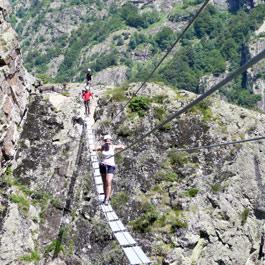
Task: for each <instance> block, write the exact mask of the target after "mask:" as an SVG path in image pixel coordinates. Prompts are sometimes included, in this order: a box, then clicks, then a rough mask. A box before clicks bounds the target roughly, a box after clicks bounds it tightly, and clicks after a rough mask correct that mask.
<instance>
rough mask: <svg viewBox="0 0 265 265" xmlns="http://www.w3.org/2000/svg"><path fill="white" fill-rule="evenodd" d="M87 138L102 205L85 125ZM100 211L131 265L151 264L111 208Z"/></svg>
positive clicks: (96, 165)
mask: <svg viewBox="0 0 265 265" xmlns="http://www.w3.org/2000/svg"><path fill="white" fill-rule="evenodd" d="M87 137H88V145H89V149H90V158H91V163H92V168H93V177H94V181H95V185H96V191H97V195H98V200H99V201H100V202H101V203H102V202H103V200H104V191H103V183H102V179H101V176H100V172H99V162H98V157H97V154H96V152H95V151H92V149H93V148H94V144H95V137H94V134H93V131H92V130H91V129H90V128H88V124H87ZM100 207H101V210H102V212H103V214H104V216H105V218H106V220H107V222H108V224H109V226H110V229H111V230H112V232H113V234H114V237H115V238H116V239H117V241H118V242H119V244H120V245H121V248H122V249H123V251H124V253H125V255H126V256H127V258H128V260H129V262H130V264H131V265H137V264H151V263H152V262H151V261H150V259H149V258H148V257H147V256H146V255H145V253H144V252H143V250H142V249H141V248H140V247H139V246H138V245H137V242H136V241H135V240H134V238H133V237H132V236H131V234H130V233H129V232H128V231H127V229H126V227H125V226H124V225H123V223H122V222H121V221H120V219H119V217H118V216H117V214H116V213H115V211H114V210H113V208H112V207H111V205H110V204H109V205H104V204H101V205H100Z"/></svg>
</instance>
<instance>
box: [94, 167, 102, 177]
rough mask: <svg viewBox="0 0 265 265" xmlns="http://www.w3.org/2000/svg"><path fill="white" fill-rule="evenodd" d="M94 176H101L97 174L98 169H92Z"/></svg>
mask: <svg viewBox="0 0 265 265" xmlns="http://www.w3.org/2000/svg"><path fill="white" fill-rule="evenodd" d="M94 176H101V175H100V172H99V168H95V169H94Z"/></svg>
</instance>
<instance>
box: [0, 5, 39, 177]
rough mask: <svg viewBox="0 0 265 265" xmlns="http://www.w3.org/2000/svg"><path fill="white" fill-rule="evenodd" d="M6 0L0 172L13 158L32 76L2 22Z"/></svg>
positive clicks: (0, 8) (0, 33)
mask: <svg viewBox="0 0 265 265" xmlns="http://www.w3.org/2000/svg"><path fill="white" fill-rule="evenodd" d="M10 11H11V7H10V5H9V3H8V1H1V2H0V110H1V111H0V139H1V140H0V149H1V150H0V163H1V164H0V173H3V171H2V168H3V167H5V166H6V164H7V163H8V161H9V160H10V159H13V158H14V155H15V146H16V142H17V140H18V138H19V134H20V128H19V127H20V125H21V123H22V121H23V117H24V114H25V111H26V106H27V103H28V96H29V93H31V92H33V91H34V86H33V85H34V82H35V79H34V78H33V77H32V76H31V75H30V74H28V73H27V72H26V70H25V68H24V66H23V65H22V58H21V50H20V47H19V44H18V41H17V35H16V33H15V31H14V30H13V29H12V28H11V26H10V24H8V23H7V22H6V18H7V14H8V12H10Z"/></svg>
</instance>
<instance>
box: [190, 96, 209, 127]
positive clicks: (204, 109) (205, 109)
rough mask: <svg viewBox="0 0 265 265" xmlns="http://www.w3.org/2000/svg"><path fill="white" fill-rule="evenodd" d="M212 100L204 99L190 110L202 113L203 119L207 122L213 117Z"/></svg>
mask: <svg viewBox="0 0 265 265" xmlns="http://www.w3.org/2000/svg"><path fill="white" fill-rule="evenodd" d="M210 105H211V102H210V100H204V101H201V102H200V103H198V104H197V105H196V106H194V107H192V108H191V110H190V112H192V113H197V114H201V115H202V119H203V120H204V121H205V122H207V121H210V120H212V119H213V113H212V110H211V108H210V107H209V106H210Z"/></svg>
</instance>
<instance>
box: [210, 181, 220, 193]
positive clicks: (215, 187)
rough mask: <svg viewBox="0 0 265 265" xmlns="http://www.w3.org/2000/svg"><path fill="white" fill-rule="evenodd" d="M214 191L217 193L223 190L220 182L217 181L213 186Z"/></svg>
mask: <svg viewBox="0 0 265 265" xmlns="http://www.w3.org/2000/svg"><path fill="white" fill-rule="evenodd" d="M211 188H212V191H213V192H215V193H217V192H219V191H221V190H222V185H221V184H220V183H215V184H213V185H212V186H211Z"/></svg>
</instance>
